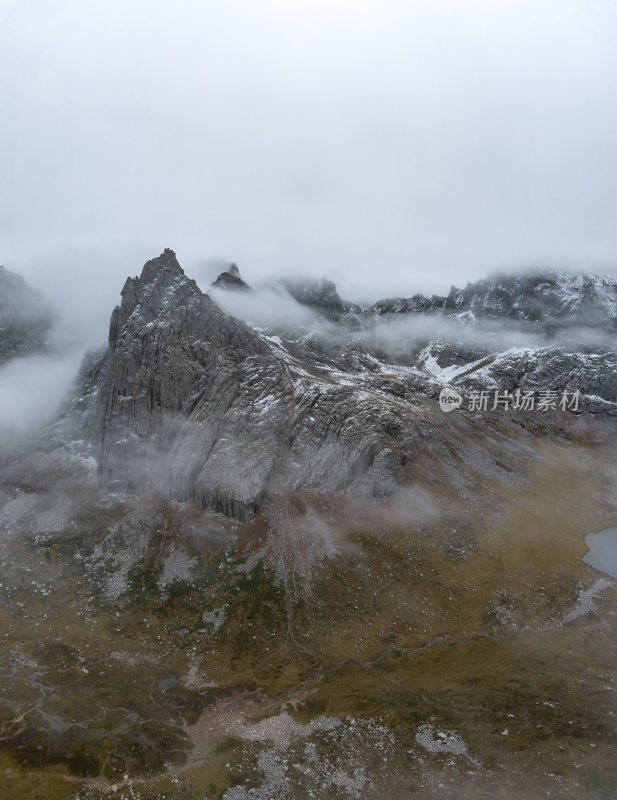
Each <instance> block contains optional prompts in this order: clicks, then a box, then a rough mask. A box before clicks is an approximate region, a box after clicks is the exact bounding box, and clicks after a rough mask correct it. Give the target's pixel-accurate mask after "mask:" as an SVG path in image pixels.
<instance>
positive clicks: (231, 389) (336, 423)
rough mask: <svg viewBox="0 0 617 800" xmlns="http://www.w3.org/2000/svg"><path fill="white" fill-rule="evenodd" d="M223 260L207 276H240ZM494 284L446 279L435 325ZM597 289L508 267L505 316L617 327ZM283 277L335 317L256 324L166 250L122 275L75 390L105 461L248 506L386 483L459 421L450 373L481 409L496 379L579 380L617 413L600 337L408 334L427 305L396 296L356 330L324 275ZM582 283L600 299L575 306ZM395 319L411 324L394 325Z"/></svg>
mask: <svg viewBox="0 0 617 800" xmlns="http://www.w3.org/2000/svg"><path fill="white" fill-rule="evenodd" d="M233 267H235V265H233ZM233 267H232V268H230V272H228V273H223V274H222V275H221V276H220V277H219V279H218V280H217V281H216V282H215V284H214V285H215V286H218V287H221V286H223V285H224V286H225V287H226V289H227V290H230V289H232V288H236V289H242V290H245V287H246V284H244V282H243V281H242V279H241V278H240V277H239V271H238V269H237V267H236V268H235V269H234V268H233ZM230 277H231V278H233V280H232V281H231V282H230V280H229V278H230ZM504 285H506V284H505V283H504V281H500V282H497V283H490V284H484V283H483V284H480V285H479V286H478V287H477V288H476V291H473V287H468V289H467V290H465V291H464V292H458V291H454V290H453V291H452V292H451V293H450V296H449V298H448V299H447V301H444V303H443V304H442V310H441V311H440V312H439V313H440V314H442V315H443V317H444V323H445V322H447V314H448V313H449V312H450V311H457V312H459V311H465V312H468V311H471V312H472V313H473V315H474V320H475V319H476V317H477V316H487V317H491V318H493V317H495V316H496V314H497V309H498V307H499V308H501V307H502V306H503V303H502V306H499V303H498V301H497V299H496V298H498V297H502V295H503V294H504V292H506V290H505V288H504ZM593 286H595V288H593ZM593 286H592V281H591V279H586V280H583V279H581V280H579V279H577V278H575V277H573V278H572V279H571V280H570V279H568V280H565V279H564V280H561V282H560V281H557V280H556V279H555V280H553V279H547V280H545V281H544V282H541V281H538V280H536V281H532V280H530V279H529V280H528V281H527V282H525V281H524V280H522V279H521V280H513V281H512V287H511V288H512V291H513V292H514V295H513V297H514V301H513V303H512V304H511V307H509V308H508V309H507V310H506V311H505V312H504V315H505V316H506V317H507V316H509V315H510V314H511V313H514V312H513V311H512V310H513V309H514V308H515V307H516V309H518V310H516V314H519V313H520V314H522V315H523V318H524V320H528V318H530V317H532V318H533V322H535V323H538V324H540V325H541V326H543V327H546V326H548V325H549V324H551V325H552V324H554V322H555V320H557V319H560V320H562V322H563V324H564V325H565V324H566V319H567V328H568V331H569V330H570V328H571V327H572V326H573V325H574V324H575V323H580V320H581V319H586V320H587V321H588V323H589V324H588V330H594V331H598V330H601V331H604V327H603V326H609V327H610V325H612V324H614V319H615V318H614V314H615V308H616V307H617V305H615V304H617V299H616V298H617V283H613V284H610V285H609V284H608V283H596V284H594V285H593ZM590 287H591V288H590ZM600 287H602V291H600ZM286 288H289V287H286ZM575 290H578V292H579V294H578V295H576V292H575ZM289 291H290V293H291V295H292V297H293V298H294V300H297V301H298V302H300V303H302V304H303V305H308V306H310V308H311V309H313V310H315V311H316V313H317V314H318V315H320V316H321V315H322V316H323V317H324V320H325V322H326V323H327V326H326V327H323V328H320V327H319V325H317V326H315V327H314V328H313V329H312V330H307V329H306V328H305V327H303V326H301V325H300V326H298V327H297V328H296V329H293V328H291V327H290V326H289V325H287V326H286V327H285V328H282V327H280V326H276V325H273V326H271V327H270V328H268V329H263V328H260V329H255V328H254V327H251V326H250V325H248V324H245V323H243V322H242V321H241V320H238V319H236V318H235V317H233V316H232V315H231V314H228V313H226V312H225V311H223V310H222V309H221V307H220V306H219V305H217V303H216V302H214V301H213V300H212V299H211V298H210V297H209V296H208V295H207V294H204V293H203V292H202V291H201V290H200V289H199V287H198V286H197V284H196V283H195V282H194V281H193V280H191V279H190V278H188V277H187V276H186V275H185V274H184V271H183V270H182V268H181V266H180V265H179V263H178V261H177V259H176V257H175V255H174V253H173V252H172V251H171V250H166V251H165V253H163V254H162V255H161V256H160V257H159V258H156V259H153V260H152V261H149V262H148V263H147V264H146V265H145V266H144V268H143V271H142V273H141V275H140V276H139V277H135V278H129V279H128V280H127V282H126V284H125V286H124V288H123V290H122V303H121V304H120V306H118V307H117V308H116V309H115V310H114V312H113V314H112V318H111V323H110V331H109V346H108V349H107V351H106V353H105V354H104V356H103V357H102V358H101V359H100V361H98V362H95V363H92V364H90V365H89V367H88V369H87V374H86V377H85V379H84V384H83V386H82V387H80V390H79V394H78V397H77V399H76V403H75V407H76V408H78V409H79V411H80V415H81V420H80V425H81V427H82V432H81V433H80V434H79V438H85V439H87V440H89V441H90V442H91V444H92V445H93V447H94V450H93V455H94V457H95V459H96V461H97V463H98V464H99V468H100V470H101V471H102V472H103V473H104V474H106V475H107V476H109V477H110V478H112V479H113V480H116V481H126V482H128V483H130V484H131V485H132V486H133V487H134V488H135V487H136V488H139V489H141V490H157V491H162V492H163V493H165V494H167V495H169V496H171V497H173V498H175V499H177V500H182V501H183V500H189V499H190V500H194V501H195V502H197V503H198V504H199V505H200V506H202V507H203V508H206V509H210V510H214V511H221V512H223V513H225V514H228V515H231V516H235V517H237V518H240V519H245V518H247V516H248V515H250V514H251V513H253V512H254V511H255V510H256V508H257V507H258V506H259V504H260V502H261V501H262V499H263V498H264V496H265V495H266V494H267V493H268V492H270V493H276V492H279V491H298V490H302V489H316V490H321V491H329V492H335V491H341V490H351V491H353V492H355V493H358V494H359V495H361V496H368V497H375V498H383V497H386V496H388V495H389V494H390V493H391V492H392V491H393V490H394V488H395V487H396V486H397V485H398V483H400V481H401V480H402V478H403V476H404V473H405V469H406V465H407V464H408V463H409V462H411V461H412V460H413V455H414V452H415V451H416V450H417V448H418V446H419V444H420V443H421V442H422V441H423V440H426V439H427V438H429V437H430V436H435V437H438V438H444V437H445V438H447V437H448V436H449V431H450V430H451V428H452V424H451V420H447V419H444V418H443V416H442V415H440V414H439V412H438V413H435V403H434V402H432V401H434V398H436V397H437V396H438V394H439V391H440V389H441V388H442V387H443V386H444V385H449V386H453V387H457V388H459V389H460V391H461V392H463V393H464V394H465V393H467V394H469V392H470V391H473V390H475V391H480V390H485V391H486V392H487V393H488V392H490V393H491V405H489V406H488V407H487V409H484V410H490V409H491V408H492V406H493V397H492V395H493V394H494V392H495V391H498V392H509V393H514V392H516V391H517V390H519V391H526V392H533V393H536V394H539V393H541V392H546V391H548V392H552V393H553V395H554V399H553V406H554V410H556V411H559V407H558V402H559V399H560V398H561V397H562V396H563V393H564V392H566V393H568V394H569V395H573V394H574V393H575V392H578V393H580V395H581V397H580V400H577V409H576V410H579V409H580V411H587V412H591V413H593V414H600V415H602V416H604V417H607V418H610V417H614V416H615V415H617V353H616V352H615V351H614V350H611V349H610V346H609V340H608V339H606V340H603V341H602V342H601V344H600V345H597V346H596V347H591V346H590V345H580V343H579V344H577V343H576V342H573V341H570V340H566V339H564V340H563V341H560V340H559V339H558V338H556V336H555V335H553V337H552V338H551V340H550V341H549V340H543V341H542V342H540V343H538V344H529V343H528V344H527V345H521V346H516V347H514V348H512V347H505V348H504V349H503V350H501V349H500V348H501V347H504V344H505V342H506V341H507V340H508V339H511V338H516V336H517V335H521V336H525V335H527V336H529V334H528V332H527V331H526V330H523V331H522V332H521V331H512V330H508V331H506V333H504V332H503V331H500V330H492V331H490V330H486V331H485V332H484V331H482V330H479V329H478V328H477V327H474V325H473V323H472V322H471V321H469V320H468V319H465V320H464V321H459V327H458V329H456V330H454V331H452V329H445V330H444V331H441V332H440V331H439V330H437V331H435V333H436V337H435V338H434V339H433V340H432V341H426V339H427V334H428V331H424V332H420V333H419V335H418V333H417V332H416V330H414V328H413V323H414V322H416V319H415V318H417V317H418V316H422V315H424V314H425V313H427V312H426V311H417V310H413V311H410V310H406V311H403V310H401V309H400V308H399V305H400V304H398V301H397V302H395V303H393V304H392V308H398V309H399V310H397V311H392V312H391V316H396V317H397V319H396V320H395V321H394V322H392V321H391V320H390V319H388V320H387V321H384V320H383V319H382V315H383V308H384V307H385V304H383V303H382V304H378V306H379V308H381V309H382V311H381V312H380V313H379V315H377V314H376V311H375V306H372V307H370V308H368V309H366V310H364V311H362V310H361V309H359V308H358V309H357V310H355V311H354V312H353V313H354V314H355V316H356V319H357V320H360V322H359V323H358V325H359V326H360V327H357V328H354V329H352V330H350V329H349V327H348V326H347V325H346V324H339V322H337V320H338V319H339V318H340V317H341V315H342V316H343V317H344V316H345V315H347V314H349V313H351V312H349V310H348V309H349V304H345V303H344V302H343V301H341V300H340V298H339V296H338V294H337V292H336V288H335V287H334V284H332V283H330V282H324V281H322V282H318V283H313V284H310V283H309V282H305V283H304V284H297V283H296V284H294V285H293V286H292V287H291V288H289ZM575 295H576V296H575ZM508 296H510V295H508ZM592 296H593V297H595V298H596V300H598V298H600V299H601V302H600V301H599V300H598V302H597V303H596V304H595V305H594V308H595V309H596V311H597V313H596V314H595V315H590V316H585V313H586V312H585V309H586V308H587V304H588V303H590V302H592V300H590V297H592ZM410 302H411V301H410ZM405 303H407V301H405ZM405 307H406V308H408V307H407V306H405ZM566 308H567V309H569V311H570V312H571V314H572V316H571V317H567V318H566V317H565V316H564V315H565V311H564V309H566ZM502 310H503V309H502ZM542 310H544V311H542ZM431 313H432V314H433V315H434V314H436V313H437V312H436V310H435V309H433V310H432V312H431ZM376 316H377V318H376ZM402 317H404V318H405V319H404V320H403V323H404V324H405V323H407V322H411V324H412V327H411V328H410V329H406V328H405V326H404V324H403V327H400V323H401V319H400V318H402ZM409 318H412V319H411V320H410V319H409ZM607 320H608V322H607ZM611 320H612V321H611ZM360 323H361V324H360ZM468 333H469V334H470V336H473V337H475V339H473V340H472V339H471V338H469V339H468V340H467V338H468ZM483 336H485V341H484V342H483V339H482V337H483ZM569 402H570V401H569ZM549 410H550V409H549ZM566 410H567V411H571V409H569V408H567V409H566ZM459 424H461V425H466V424H469V421H468V420H466V419H462V420H460V421H459Z"/></svg>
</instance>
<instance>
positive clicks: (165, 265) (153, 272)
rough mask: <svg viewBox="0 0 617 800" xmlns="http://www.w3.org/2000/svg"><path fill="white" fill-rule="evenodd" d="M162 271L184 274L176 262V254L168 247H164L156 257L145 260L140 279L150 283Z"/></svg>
mask: <svg viewBox="0 0 617 800" xmlns="http://www.w3.org/2000/svg"><path fill="white" fill-rule="evenodd" d="M162 271H167V272H170V273H172V274H176V275H184V270H183V269H182V267H181V266H180V264H179V263H178V259H177V258H176V254H175V253H174V251H173V250H171V249H170V248H169V247H166V248H165V250H163V252H162V253H161V255H160V256H158V257H157V258H152V259H151V260H150V261H146V263H145V264H144V267H143V269H142V271H141V275H140V280H141V281H142V282H143V283H152V282H153V281H154V280H155V279H156V277H157V276H158V275H159V274H160V273H161V272H162Z"/></svg>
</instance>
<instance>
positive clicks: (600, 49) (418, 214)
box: [0, 0, 617, 316]
mask: <svg viewBox="0 0 617 800" xmlns="http://www.w3.org/2000/svg"><path fill="white" fill-rule="evenodd" d="M0 54H1V62H0V63H1V66H0V95H1V113H2V121H1V124H0V165H1V186H2V192H1V193H0V263H4V264H5V266H7V267H8V268H12V269H16V270H20V271H22V272H24V273H25V274H26V275H27V276H28V277H30V279H31V281H32V282H34V283H35V284H40V285H42V284H44V283H45V282H46V281H48V282H49V283H50V285H51V290H52V291H54V288H53V287H54V286H55V291H56V292H60V291H65V290H67V287H72V291H73V294H74V299H75V300H76V301H78V300H79V297H80V293H85V294H88V293H91V294H92V293H93V292H94V293H96V294H98V296H100V297H101V298H102V300H104V304H107V305H105V314H106V315H107V316H108V312H109V310H110V307H111V306H110V305H109V304H108V296H109V297H111V298H113V299H112V300H111V304H113V302H115V298H117V296H118V293H119V290H120V288H121V285H122V281H123V279H124V277H125V275H126V274H128V273H131V274H135V273H136V272H138V271H139V269H140V267H141V265H142V264H143V262H144V261H145V260H146V258H148V257H151V256H153V255H157V254H158V253H160V252H161V250H162V249H163V248H164V247H172V248H173V249H174V250H176V252H177V254H178V257H179V259H180V261H181V263H182V264H183V265H184V266H185V269H186V270H187V272H189V273H191V274H197V275H206V272H207V263H208V261H209V260H211V259H216V258H223V259H229V260H233V261H237V262H238V264H239V266H240V269H241V271H242V273H243V275H244V277H245V278H246V279H247V280H248V281H249V282H256V281H257V280H258V279H259V278H260V277H263V276H266V275H272V274H274V275H276V274H281V273H284V272H287V273H294V274H295V273H308V274H312V275H314V276H315V277H321V276H322V275H328V276H330V277H332V278H333V279H334V280H335V281H336V282H337V284H338V285H339V287H340V290H341V294H343V295H345V296H348V297H349V298H350V299H359V300H362V299H363V298H372V299H375V298H376V297H377V296H383V295H388V294H394V293H397V294H411V293H413V292H414V291H417V290H418V289H422V290H428V291H438V292H446V291H447V290H448V287H449V286H450V284H451V283H457V284H459V285H460V284H464V283H466V281H467V280H471V279H476V278H478V277H481V276H483V275H485V274H486V273H487V272H489V271H491V270H493V269H495V268H503V267H505V268H515V267H519V266H529V265H531V264H553V265H556V266H561V265H569V266H573V267H584V268H592V269H601V270H603V271H607V270H612V269H615V267H616V266H617V202H616V193H617V100H616V98H617V2H615V1H614V0H529V2H528V1H527V0H515V1H512V2H511V1H510V0H486V2H473V1H472V0H450V1H448V0H406V2H394V1H391V2H388V0H375V2H363V0H353V2H352V0H345V1H344V2H343V1H342V0H327V2H322V1H321V0H310V2H309V0H305V2H297V1H295V0H244V2H235V1H234V0H225V1H224V2H207V0H201V2H197V1H195V2H189V0H173V2H171V1H169V2H159V1H158V0H143V2H142V1H141V0H105V1H104V2H99V0H88V2H84V1H83V0H76V2H70V0H0ZM108 305H109V307H108Z"/></svg>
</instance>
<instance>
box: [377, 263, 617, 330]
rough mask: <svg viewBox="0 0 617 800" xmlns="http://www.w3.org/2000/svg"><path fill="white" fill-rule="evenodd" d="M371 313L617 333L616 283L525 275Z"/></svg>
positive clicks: (380, 305)
mask: <svg viewBox="0 0 617 800" xmlns="http://www.w3.org/2000/svg"><path fill="white" fill-rule="evenodd" d="M367 311H368V312H369V313H372V314H377V315H383V314H418V313H425V312H442V313H444V314H446V315H453V314H461V313H464V312H467V313H470V314H471V315H472V317H477V318H488V319H502V320H503V319H511V320H518V321H523V320H524V321H528V322H536V323H540V324H541V325H543V326H544V327H549V328H550V327H562V326H567V327H572V326H577V325H584V326H592V327H603V328H605V329H606V330H611V331H614V330H617V277H615V276H598V275H587V274H585V273H573V274H571V273H560V272H555V271H546V272H543V273H541V274H540V273H528V274H526V275H497V276H494V277H491V278H488V279H486V280H483V281H478V282H477V283H468V284H467V286H466V287H465V289H457V288H456V287H455V286H452V288H451V289H450V293H449V294H448V296H447V297H439V296H436V295H434V296H433V297H431V298H427V297H424V296H423V295H420V294H416V295H414V296H413V297H411V298H400V297H399V298H393V299H390V300H380V301H379V302H377V303H374V304H373V305H372V306H370V308H368V309H367Z"/></svg>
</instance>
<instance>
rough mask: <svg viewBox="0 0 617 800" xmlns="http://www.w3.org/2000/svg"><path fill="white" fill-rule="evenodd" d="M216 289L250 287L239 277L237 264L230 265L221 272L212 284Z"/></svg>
mask: <svg viewBox="0 0 617 800" xmlns="http://www.w3.org/2000/svg"><path fill="white" fill-rule="evenodd" d="M212 286H214V287H215V288H216V289H232V290H236V289H250V288H251V287H250V286H249V285H248V283H246V282H245V281H243V280H242V278H241V277H240V270H239V269H238V265H237V264H230V265H229V267H228V268H227V269H226V270H224V271H223V272H221V274H220V275H219V276H218V278H217V279H216V280H215V281H214V282H213V283H212Z"/></svg>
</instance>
